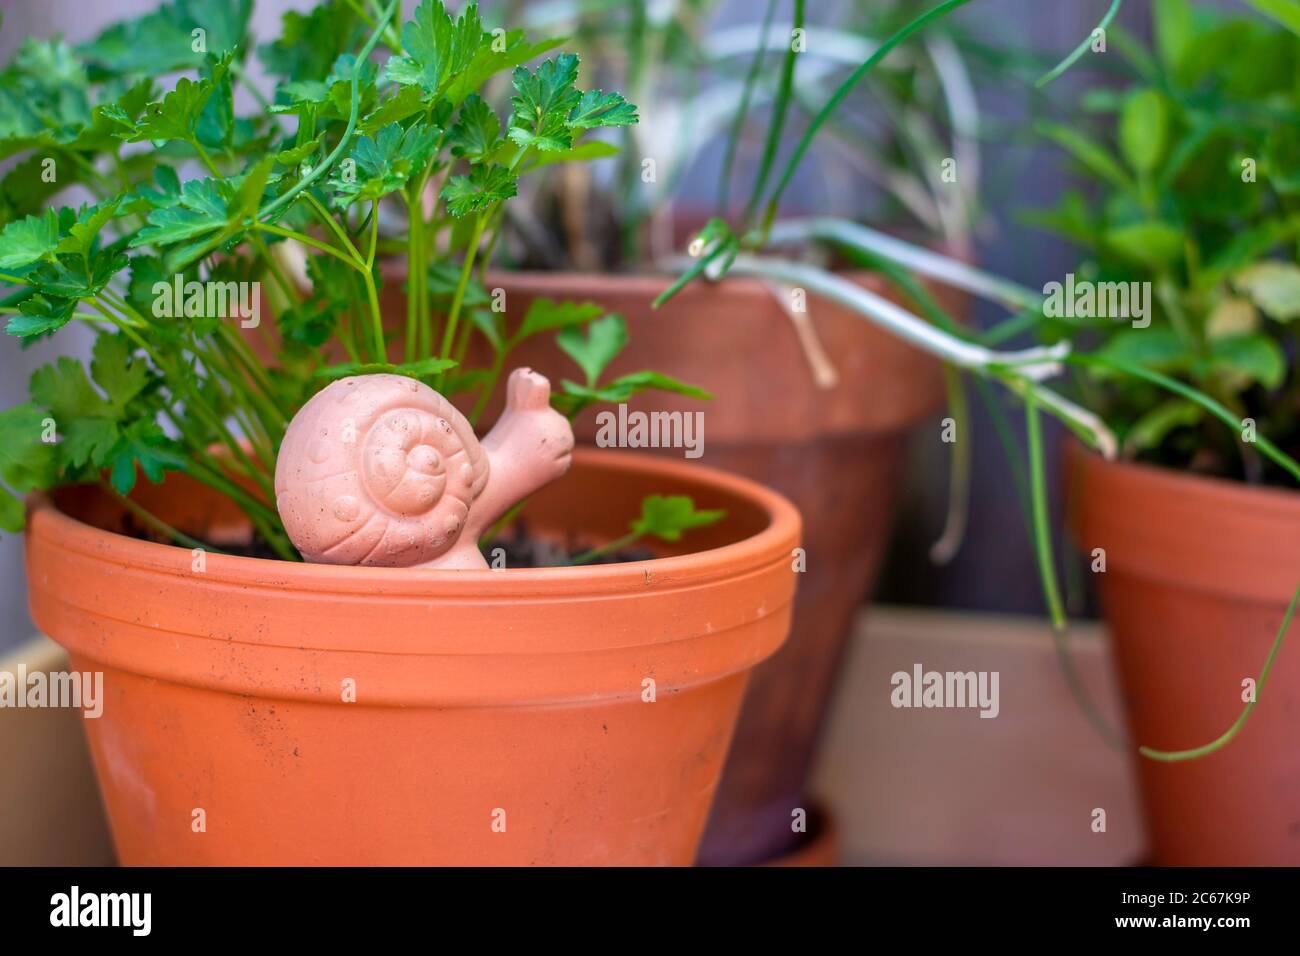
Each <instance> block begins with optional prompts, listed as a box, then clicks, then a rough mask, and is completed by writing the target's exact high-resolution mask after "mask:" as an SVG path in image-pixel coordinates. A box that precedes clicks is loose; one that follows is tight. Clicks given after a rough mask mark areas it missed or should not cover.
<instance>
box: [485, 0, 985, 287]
mask: <svg viewBox="0 0 1300 956" xmlns="http://www.w3.org/2000/svg"><path fill="white" fill-rule="evenodd" d="M515 6H516V7H517V8H518V9H519V12H520V14H521V15H523V16H524V17H525V18H527V19H528V20H530V21H531V22H532V23H534V24H535V25H537V26H539V27H544V28H546V29H548V30H563V31H564V32H567V33H569V34H570V35H571V40H570V43H571V44H572V45H573V46H574V48H575V49H577V50H579V51H580V52H581V53H582V56H583V61H584V63H586V64H588V66H589V67H591V68H592V69H594V70H595V73H596V75H598V76H601V77H602V78H611V81H612V82H616V84H617V85H618V86H619V87H620V88H622V89H625V90H627V92H628V95H629V96H630V97H632V98H633V99H634V100H636V102H638V103H640V104H642V107H643V110H644V113H645V116H644V117H643V120H642V123H641V124H639V125H638V126H637V127H635V128H632V127H629V128H627V129H625V130H622V131H621V132H620V134H619V135H620V136H621V142H622V146H623V147H624V148H623V150H622V153H621V155H620V156H619V157H618V158H616V159H613V160H611V162H610V163H609V164H599V165H597V166H595V167H592V168H590V169H587V168H583V167H568V168H562V169H556V170H552V171H550V172H548V173H547V175H546V176H545V177H543V178H541V179H538V180H535V181H534V182H533V184H532V185H531V186H530V187H529V195H530V198H532V199H533V201H532V202H530V203H529V204H528V205H527V207H524V206H519V207H514V208H512V210H511V215H512V216H513V217H515V218H516V220H517V222H516V225H517V226H518V228H517V229H516V230H515V233H514V235H515V238H516V239H517V240H518V244H517V245H518V246H519V247H520V248H521V250H522V251H521V252H520V256H519V261H521V262H522V263H523V264H525V265H528V266H542V267H546V268H562V267H570V268H572V267H577V268H585V269H598V268H601V267H622V268H634V269H635V268H639V269H646V268H649V267H652V266H654V265H655V264H656V263H661V262H662V261H663V260H664V259H665V258H667V257H668V256H670V255H671V254H672V252H673V249H674V244H675V242H676V241H677V239H678V238H679V237H680V229H679V227H678V223H679V222H682V223H685V225H687V226H688V227H689V226H694V225H698V223H699V222H700V221H701V217H702V216H703V215H704V214H706V213H707V211H708V210H709V209H710V207H711V206H713V205H715V204H716V208H717V210H718V212H719V214H720V215H727V214H729V213H731V212H733V211H735V210H733V208H732V203H733V198H734V197H733V193H732V187H733V185H734V181H735V179H736V173H737V170H738V169H739V168H746V169H748V168H750V166H749V164H750V163H751V162H752V169H766V170H767V171H768V173H769V174H770V172H771V170H772V166H773V163H774V161H775V159H776V155H777V153H778V152H779V151H781V150H782V149H784V146H783V143H784V141H785V136H784V132H785V130H783V128H782V125H780V124H775V123H774V124H772V125H770V126H767V127H766V128H765V119H766V118H767V116H768V115H769V110H770V111H771V113H772V115H774V116H778V117H785V116H786V115H787V114H788V115H789V117H790V123H789V125H790V127H794V126H795V125H796V124H797V123H798V122H800V121H801V119H807V118H810V117H811V116H812V115H814V114H815V113H816V111H817V110H818V109H819V108H820V104H821V103H822V102H824V101H825V99H826V97H827V96H828V95H830V91H831V90H833V89H834V87H835V85H836V84H838V83H839V82H840V81H841V80H842V79H843V77H844V76H845V75H847V74H848V73H849V72H850V71H852V70H853V69H854V68H855V67H856V66H857V65H858V64H859V63H860V62H861V61H862V60H863V59H865V58H866V57H868V56H869V55H870V54H871V52H872V51H873V50H874V49H875V47H876V46H877V44H878V43H879V41H880V40H881V39H882V38H884V37H887V36H889V35H890V34H892V33H893V32H894V31H895V30H896V29H897V27H898V26H900V25H901V24H903V23H905V22H906V20H907V19H908V18H909V17H910V14H909V13H908V12H907V11H908V9H909V8H910V6H911V5H910V4H907V3H905V2H902V0H886V2H878V3H872V4H853V5H848V6H846V7H842V8H840V9H838V10H836V11H835V12H834V18H833V19H832V20H827V19H826V18H825V17H821V18H820V19H819V18H818V14H820V13H822V10H821V9H819V8H817V7H816V6H814V5H806V4H804V3H803V2H798V3H795V4H794V5H793V8H792V9H791V12H792V13H793V14H794V16H793V18H791V17H790V14H789V13H786V14H785V19H781V18H778V17H777V16H776V14H777V12H778V10H777V8H778V4H777V3H776V2H775V0H768V2H766V3H764V4H762V5H757V9H756V11H755V12H756V14H760V15H761V18H759V19H755V20H754V21H753V22H747V23H739V24H734V25H727V24H722V23H719V19H718V16H719V12H720V8H721V4H719V3H718V2H717V0H677V2H670V3H666V4H664V3H650V2H648V0H619V2H611V0H551V2H545V3H538V4H532V3H530V4H528V5H527V6H524V5H522V4H515ZM796 31H798V32H796ZM795 46H797V47H798V49H799V51H800V52H799V58H800V66H799V70H798V72H797V74H796V72H795V70H794V66H793V60H792V58H791V56H790V52H791V48H792V47H795ZM787 107H788V109H787ZM782 123H784V120H782ZM977 125H978V108H977V106H976V102H975V96H974V92H973V89H972V86H971V82H970V78H969V76H968V75H967V71H966V67H965V64H964V61H963V58H962V56H961V54H960V53H959V52H958V50H957V47H956V45H955V44H954V43H953V41H952V39H951V38H950V37H949V36H948V35H947V34H946V33H944V32H943V31H941V30H940V31H933V32H931V33H930V34H928V35H927V36H926V37H925V38H924V40H923V42H922V43H920V44H918V45H917V47H916V48H915V49H910V48H901V49H896V50H895V51H894V53H893V54H892V55H891V56H890V57H889V58H888V59H886V60H885V61H884V62H883V63H882V64H881V65H880V69H879V70H878V71H876V72H874V73H873V74H872V75H871V76H870V77H868V78H867V79H866V80H865V81H864V83H863V84H862V88H861V89H860V90H859V91H858V92H857V93H856V94H855V96H854V97H853V98H852V99H851V100H850V101H848V102H847V103H845V104H843V106H842V107H841V108H839V109H837V110H836V112H835V115H834V116H833V117H832V118H831V121H830V122H828V123H827V124H826V128H825V131H824V133H823V136H822V141H823V145H824V147H825V148H824V149H823V150H821V152H820V153H819V155H818V163H819V171H820V173H821V174H822V178H824V179H826V180H828V181H829V182H830V183H831V184H832V185H831V187H830V188H831V189H832V190H833V191H834V192H835V193H837V194H838V193H841V192H843V193H845V194H854V195H855V196H856V198H855V200H854V201H855V202H856V203H858V204H859V205H860V206H861V213H862V215H863V216H867V217H869V218H872V219H874V220H876V221H879V222H888V223H890V224H891V226H895V227H897V228H900V229H904V230H910V231H911V232H912V233H913V234H915V235H917V236H919V237H922V238H926V239H930V240H936V241H941V242H943V243H946V244H947V245H948V246H950V247H951V248H956V249H960V250H962V251H965V250H967V249H969V246H970V241H971V240H970V232H971V229H972V227H973V222H974V217H975V196H976V195H977V193H978V188H979V182H980V171H979V150H978V144H977ZM751 146H752V149H751V148H749V147H751ZM718 147H721V148H722V150H723V162H722V169H721V172H720V176H719V185H718V190H717V196H716V200H714V201H711V200H710V198H709V196H708V195H707V193H705V192H703V191H701V190H700V189H699V188H698V187H692V183H693V182H698V180H697V179H695V180H693V179H692V177H691V176H690V174H691V173H692V172H693V171H694V172H698V171H699V170H701V169H704V168H706V162H705V161H704V160H705V158H706V157H707V154H708V153H709V151H710V150H714V149H716V148H718ZM742 147H744V148H742ZM945 158H952V159H954V160H955V161H956V163H957V164H958V165H959V166H960V167H961V169H962V176H961V178H960V179H958V180H956V181H953V180H951V179H945V178H944V177H943V172H942V166H941V164H942V161H943V160H944V159H945ZM648 161H649V162H650V163H652V164H653V165H652V166H647V165H646V164H647V162H648ZM759 175H762V174H761V173H760V174H759ZM864 181H866V182H868V183H870V184H871V185H872V187H874V188H873V189H871V190H863V189H862V187H861V184H862V183H863V182H864Z"/></svg>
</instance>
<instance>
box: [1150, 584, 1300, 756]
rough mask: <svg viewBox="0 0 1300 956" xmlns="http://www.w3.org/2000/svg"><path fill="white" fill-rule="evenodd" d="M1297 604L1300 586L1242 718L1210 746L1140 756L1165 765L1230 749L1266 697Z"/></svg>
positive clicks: (1153, 752) (1274, 639)
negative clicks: (1265, 686)
mask: <svg viewBox="0 0 1300 956" xmlns="http://www.w3.org/2000/svg"><path fill="white" fill-rule="evenodd" d="M1297 603H1300V586H1297V587H1296V591H1295V594H1293V595H1292V596H1291V603H1290V604H1289V605H1288V606H1287V609H1286V614H1285V615H1284V616H1283V617H1282V626H1281V627H1279V628H1278V630H1277V637H1275V638H1273V646H1272V647H1270V648H1269V650H1268V657H1267V658H1265V660H1264V668H1263V670H1261V671H1260V672H1259V682H1258V683H1257V684H1256V685H1255V696H1254V697H1252V698H1251V699H1250V700H1249V701H1247V702H1246V706H1245V707H1243V708H1242V711H1241V715H1240V716H1239V717H1238V718H1237V719H1236V720H1235V721H1233V723H1232V726H1231V727H1229V728H1228V729H1227V730H1225V731H1224V732H1223V733H1222V734H1221V735H1220V736H1219V737H1218V738H1216V739H1215V740H1212V741H1210V742H1209V743H1208V744H1205V745H1203V746H1200V747H1193V748H1192V749H1190V750H1157V749H1155V748H1154V747H1145V746H1143V747H1138V753H1140V754H1141V755H1142V756H1144V757H1146V758H1147V759H1148V760H1156V761H1159V762H1161V763H1179V762H1182V761H1185V760H1196V759H1197V758H1198V757H1204V756H1206V755H1208V754H1212V753H1214V752H1215V751H1216V750H1219V749H1221V748H1223V747H1225V746H1227V745H1228V744H1229V743H1230V742H1231V741H1232V739H1233V738H1234V737H1236V736H1237V734H1239V733H1240V732H1241V728H1242V727H1245V726H1246V721H1247V720H1248V719H1249V718H1250V715H1251V713H1252V712H1253V711H1254V709H1255V705H1256V704H1258V703H1259V699H1260V697H1262V696H1263V694H1264V685H1265V684H1267V683H1268V678H1269V675H1270V674H1271V673H1272V672H1273V662H1274V661H1276V660H1277V655H1278V652H1279V651H1280V650H1281V649H1282V640H1283V638H1285V637H1286V632H1287V631H1288V630H1290V628H1291V618H1292V617H1294V616H1295V609H1296V604H1297Z"/></svg>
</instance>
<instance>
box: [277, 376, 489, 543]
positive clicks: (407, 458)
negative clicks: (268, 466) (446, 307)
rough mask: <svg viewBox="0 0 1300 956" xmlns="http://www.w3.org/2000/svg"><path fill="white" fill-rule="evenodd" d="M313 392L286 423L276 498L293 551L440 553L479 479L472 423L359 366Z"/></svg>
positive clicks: (484, 468)
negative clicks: (356, 373) (359, 374)
mask: <svg viewBox="0 0 1300 956" xmlns="http://www.w3.org/2000/svg"><path fill="white" fill-rule="evenodd" d="M360 381H361V379H359V378H356V377H352V378H344V379H340V380H339V381H337V382H334V383H332V384H331V385H329V386H327V387H326V388H324V389H322V390H321V391H320V392H319V393H317V394H316V395H315V396H314V397H313V398H312V399H311V400H310V401H309V402H307V404H306V405H304V406H303V408H302V410H301V411H300V412H299V413H298V414H297V415H296V416H295V417H294V420H293V421H292V422H291V423H290V425H289V428H288V431H287V432H286V433H285V438H284V443H283V445H282V447H281V452H280V455H279V459H278V462H277V465H276V472H275V492H276V507H277V508H278V509H279V511H280V517H281V519H282V520H283V521H284V526H285V530H286V531H287V532H288V534H289V538H290V539H291V540H292V541H293V543H294V545H295V546H296V547H297V548H298V550H299V551H300V552H301V553H302V556H303V557H304V558H305V559H306V560H308V561H312V562H316V563H324V564H361V565H375V566H380V567H409V566H412V565H418V564H423V563H425V562H428V561H430V560H432V559H434V558H437V557H439V556H440V555H443V554H445V553H446V552H447V551H448V550H449V549H450V548H451V547H452V546H453V545H455V544H456V541H457V539H458V538H459V537H460V533H461V531H462V530H463V529H464V527H465V522H466V519H467V518H468V516H469V512H470V509H471V508H472V507H473V506H474V501H475V499H476V498H477V497H478V496H479V495H480V494H481V493H482V491H483V488H484V486H485V485H486V484H487V480H488V469H489V464H488V457H487V454H486V453H485V452H484V450H483V447H482V446H481V445H480V444H479V441H478V438H477V437H476V436H475V435H474V430H473V428H472V427H471V426H470V424H469V422H468V421H467V420H466V419H465V416H464V415H462V414H461V413H460V412H459V411H457V410H456V408H455V407H454V406H453V405H452V404H451V403H450V402H448V401H447V400H446V399H445V398H443V397H442V396H441V395H439V394H438V393H437V392H435V391H434V390H433V389H431V388H429V387H428V386H427V385H423V384H421V383H420V382H417V381H415V380H414V379H410V378H406V377H404V376H400V375H367V376H365V379H364V381H365V382H366V385H367V387H366V388H364V389H361V388H358V383H359V382H360Z"/></svg>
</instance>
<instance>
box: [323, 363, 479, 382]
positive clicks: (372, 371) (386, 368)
mask: <svg viewBox="0 0 1300 956" xmlns="http://www.w3.org/2000/svg"><path fill="white" fill-rule="evenodd" d="M456 365H457V363H456V362H455V361H453V360H452V359H443V358H428V359H420V360H419V361H417V362H406V363H403V364H401V365H392V364H389V363H388V362H345V363H343V364H341V365H330V366H327V367H325V368H321V369H317V370H316V372H315V373H314V374H315V377H316V378H326V379H330V380H333V379H338V378H347V377H348V376H349V375H378V374H386V375H405V376H406V377H407V378H414V379H418V380H419V381H424V380H425V379H428V378H432V377H433V376H435V375H438V374H439V373H441V372H445V371H447V370H448V369H452V368H455V367H456Z"/></svg>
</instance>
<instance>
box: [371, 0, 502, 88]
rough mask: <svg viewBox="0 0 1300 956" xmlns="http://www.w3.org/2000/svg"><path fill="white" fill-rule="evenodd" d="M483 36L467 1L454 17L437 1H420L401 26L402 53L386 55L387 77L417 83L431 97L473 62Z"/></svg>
mask: <svg viewBox="0 0 1300 956" xmlns="http://www.w3.org/2000/svg"><path fill="white" fill-rule="evenodd" d="M486 36H487V35H486V34H484V32H483V23H482V21H480V20H479V15H478V4H475V3H471V4H469V5H468V6H467V7H466V8H465V12H464V13H462V14H461V15H460V17H458V18H457V19H456V20H452V18H451V15H450V14H449V13H448V12H447V10H446V8H445V7H444V6H443V5H442V4H441V3H440V2H438V0H424V2H423V3H421V4H420V5H419V6H418V7H417V8H416V10H415V15H414V17H413V19H412V20H411V21H409V22H408V23H406V24H404V25H403V26H402V49H403V50H405V51H406V54H405V55H403V56H394V57H390V58H389V60H388V64H387V66H386V67H385V74H386V75H387V77H388V79H390V80H392V81H393V82H395V83H399V84H401V85H403V86H410V85H418V86H419V87H420V89H422V90H423V91H424V92H425V95H426V97H434V96H437V95H439V94H440V93H442V92H443V90H444V88H445V87H446V86H447V84H448V83H449V82H450V80H451V79H452V78H453V77H455V76H456V75H457V74H458V73H461V72H462V71H464V70H465V69H466V68H468V67H469V65H470V64H471V63H472V62H473V61H474V57H475V54H477V53H478V50H479V47H480V46H481V45H482V44H483V42H484V39H485V37H486Z"/></svg>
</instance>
